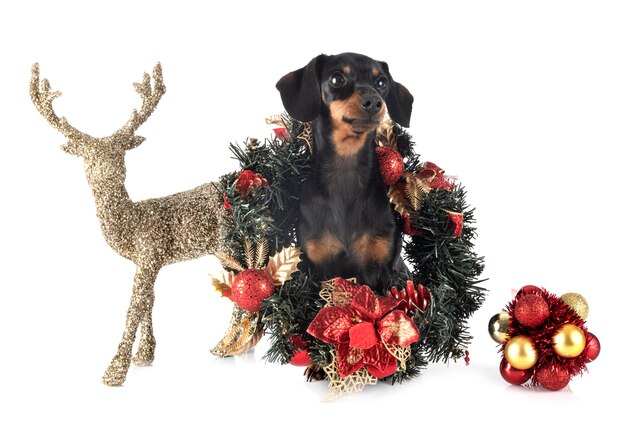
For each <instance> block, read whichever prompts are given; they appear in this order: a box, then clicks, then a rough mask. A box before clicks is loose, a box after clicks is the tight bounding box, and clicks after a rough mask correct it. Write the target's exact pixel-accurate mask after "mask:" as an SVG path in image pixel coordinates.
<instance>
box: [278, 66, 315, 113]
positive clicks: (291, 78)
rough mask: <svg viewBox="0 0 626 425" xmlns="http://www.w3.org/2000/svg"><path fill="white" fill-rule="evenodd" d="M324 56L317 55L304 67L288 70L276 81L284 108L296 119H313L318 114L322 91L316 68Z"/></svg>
mask: <svg viewBox="0 0 626 425" xmlns="http://www.w3.org/2000/svg"><path fill="white" fill-rule="evenodd" d="M325 57H326V55H319V56H317V57H316V58H314V59H312V60H311V62H309V63H308V64H307V66H305V67H304V68H300V69H297V70H295V71H293V72H290V73H289V74H287V75H285V76H284V77H283V78H281V79H280V80H279V81H278V83H276V88H277V89H278V91H279V92H280V97H281V99H282V100H283V106H284V107H285V110H286V111H287V113H288V114H289V115H291V116H292V117H293V118H295V119H297V120H298V121H301V122H309V121H313V120H314V119H315V118H316V117H317V116H318V115H319V114H320V109H321V104H322V93H321V91H320V83H319V80H318V72H317V70H318V69H319V67H320V65H321V63H322V62H323V60H324V58H325Z"/></svg>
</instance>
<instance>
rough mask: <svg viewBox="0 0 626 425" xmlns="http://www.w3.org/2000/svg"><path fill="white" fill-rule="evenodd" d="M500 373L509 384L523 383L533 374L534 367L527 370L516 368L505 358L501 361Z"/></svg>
mask: <svg viewBox="0 0 626 425" xmlns="http://www.w3.org/2000/svg"><path fill="white" fill-rule="evenodd" d="M500 375H502V377H503V378H504V380H505V381H506V382H508V383H509V384H513V385H522V384H523V383H524V382H526V381H528V380H529V379H530V377H531V376H533V368H530V369H526V370H520V369H516V368H514V367H513V366H511V365H510V364H509V362H507V361H506V359H504V358H503V359H502V361H501V362H500Z"/></svg>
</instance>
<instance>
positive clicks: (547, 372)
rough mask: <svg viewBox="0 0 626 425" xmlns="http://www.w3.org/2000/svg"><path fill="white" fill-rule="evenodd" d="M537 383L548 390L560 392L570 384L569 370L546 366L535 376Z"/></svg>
mask: <svg viewBox="0 0 626 425" xmlns="http://www.w3.org/2000/svg"><path fill="white" fill-rule="evenodd" d="M535 378H536V379H537V382H538V383H539V384H540V385H541V386H542V387H544V388H545V389H546V390H550V391H558V390H560V389H562V388H565V387H566V386H567V384H568V383H569V380H570V376H569V373H568V372H567V370H565V369H561V368H558V367H550V366H545V367H542V368H541V369H539V370H538V371H537V373H536V374H535Z"/></svg>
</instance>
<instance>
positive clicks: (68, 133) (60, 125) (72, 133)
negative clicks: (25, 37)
mask: <svg viewBox="0 0 626 425" xmlns="http://www.w3.org/2000/svg"><path fill="white" fill-rule="evenodd" d="M59 96H61V92H60V91H50V82H49V81H48V80H47V79H45V78H44V79H43V80H42V81H41V82H40V81H39V64H38V63H35V64H33V68H32V74H31V78H30V98H31V99H32V101H33V103H34V104H35V107H36V108H37V110H38V111H39V113H40V114H41V115H43V117H44V118H45V119H46V120H47V121H48V122H49V123H50V124H51V125H52V126H53V127H54V128H56V129H57V130H58V131H60V132H61V134H63V135H64V136H65V137H67V138H68V139H70V140H72V139H80V138H83V137H89V136H88V135H86V134H84V133H82V132H80V131H78V130H77V129H76V128H74V127H72V126H71V125H70V124H69V123H68V122H67V120H66V119H65V117H61V118H59V117H58V116H57V114H56V113H55V112H54V108H53V107H52V102H53V101H54V99H56V98H57V97H59Z"/></svg>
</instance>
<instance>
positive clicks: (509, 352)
mask: <svg viewBox="0 0 626 425" xmlns="http://www.w3.org/2000/svg"><path fill="white" fill-rule="evenodd" d="M504 357H505V358H506V361H507V362H509V364H510V365H511V366H513V367H514V368H515V369H519V370H526V369H530V368H531V367H533V366H534V365H535V363H537V350H536V349H535V344H534V343H533V340H532V339H530V338H529V337H527V336H525V335H517V336H514V337H513V338H511V340H510V341H509V342H507V344H506V346H505V347H504Z"/></svg>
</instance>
